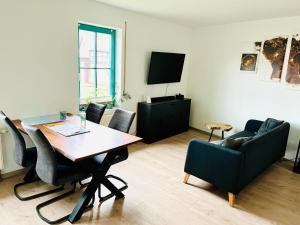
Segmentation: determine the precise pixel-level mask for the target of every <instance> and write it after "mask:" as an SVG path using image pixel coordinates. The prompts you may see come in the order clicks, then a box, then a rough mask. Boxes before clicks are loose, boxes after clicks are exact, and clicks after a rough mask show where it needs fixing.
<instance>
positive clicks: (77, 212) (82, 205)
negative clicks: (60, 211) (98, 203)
mask: <svg viewBox="0 0 300 225" xmlns="http://www.w3.org/2000/svg"><path fill="white" fill-rule="evenodd" d="M100 181H101V176H99V175H94V176H93V178H92V180H91V182H90V183H89V185H88V186H87V188H86V190H85V191H84V192H83V194H82V195H81V197H80V199H79V201H78V202H77V204H76V206H75V208H74V209H73V211H72V213H71V214H70V216H69V218H68V221H69V222H70V223H73V222H75V221H77V220H79V219H80V218H81V216H82V214H83V213H84V211H85V209H86V207H87V206H88V204H89V202H90V201H91V200H92V198H93V197H94V196H95V192H96V190H97V188H98V186H99V183H100Z"/></svg>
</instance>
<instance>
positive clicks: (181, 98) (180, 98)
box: [175, 93, 184, 100]
mask: <svg viewBox="0 0 300 225" xmlns="http://www.w3.org/2000/svg"><path fill="white" fill-rule="evenodd" d="M175 98H176V99H179V100H183V99H184V95H182V94H180V93H179V94H178V95H176V96H175Z"/></svg>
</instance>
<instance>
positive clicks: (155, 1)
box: [96, 0, 300, 26]
mask: <svg viewBox="0 0 300 225" xmlns="http://www.w3.org/2000/svg"><path fill="white" fill-rule="evenodd" d="M96 1H98V2H102V3H105V4H108V5H112V6H116V7H119V8H124V9H128V10H131V11H135V12H138V13H142V14H146V15H151V16H155V17H159V18H164V19H167V20H170V21H174V22H177V23H181V24H185V25H189V26H205V25H216V24H226V23H234V22H242V21H250V20H260V19H269V18H277V17H289V16H296V15H300V0H96Z"/></svg>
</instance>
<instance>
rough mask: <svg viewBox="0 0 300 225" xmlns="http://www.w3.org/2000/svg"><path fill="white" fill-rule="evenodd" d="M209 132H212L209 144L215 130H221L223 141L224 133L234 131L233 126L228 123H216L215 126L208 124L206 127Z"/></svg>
mask: <svg viewBox="0 0 300 225" xmlns="http://www.w3.org/2000/svg"><path fill="white" fill-rule="evenodd" d="M206 126H207V128H208V129H209V130H211V133H210V136H209V139H208V142H210V140H211V137H212V135H213V133H214V131H215V130H221V131H222V139H224V132H227V131H230V130H231V129H232V126H231V125H229V124H226V123H214V124H207V125H206Z"/></svg>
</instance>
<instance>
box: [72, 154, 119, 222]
mask: <svg viewBox="0 0 300 225" xmlns="http://www.w3.org/2000/svg"><path fill="white" fill-rule="evenodd" d="M116 155H117V151H114V152H110V153H108V154H107V155H106V157H105V159H104V160H103V162H102V163H101V167H100V168H98V169H97V170H96V171H94V172H93V176H92V180H91V182H90V183H89V184H88V186H87V188H86V190H85V191H84V192H83V194H82V195H81V197H80V199H79V201H78V202H77V204H76V206H75V208H74V209H73V211H72V213H71V214H70V216H69V218H68V221H69V222H70V223H74V222H76V221H77V220H79V219H80V218H81V216H82V214H83V213H84V211H85V209H86V207H87V206H88V204H89V202H90V201H91V200H92V198H93V197H94V196H95V192H96V191H97V188H98V187H99V185H100V184H101V183H102V184H103V185H104V186H106V187H107V188H108V189H109V190H110V191H111V192H112V193H113V194H114V195H116V197H117V198H122V197H124V195H123V193H122V192H121V191H119V190H118V189H117V188H116V187H115V186H114V185H113V184H112V183H111V182H110V181H109V180H108V179H107V178H106V177H105V175H106V173H107V172H108V170H109V168H110V167H111V165H112V164H113V161H114V159H115V157H116Z"/></svg>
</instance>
